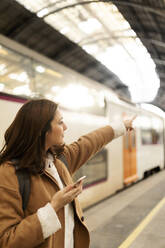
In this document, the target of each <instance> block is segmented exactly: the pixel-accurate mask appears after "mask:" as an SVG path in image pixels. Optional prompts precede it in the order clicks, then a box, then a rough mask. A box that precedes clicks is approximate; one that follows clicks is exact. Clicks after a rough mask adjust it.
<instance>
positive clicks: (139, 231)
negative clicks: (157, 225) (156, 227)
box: [118, 198, 165, 248]
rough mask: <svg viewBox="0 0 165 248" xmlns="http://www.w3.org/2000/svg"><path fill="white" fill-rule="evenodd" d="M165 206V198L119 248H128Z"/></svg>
mask: <svg viewBox="0 0 165 248" xmlns="http://www.w3.org/2000/svg"><path fill="white" fill-rule="evenodd" d="M164 204H165V198H163V199H162V200H161V201H160V202H159V203H158V204H157V205H156V207H155V208H154V209H153V210H152V211H151V212H150V213H149V214H148V215H147V216H146V218H145V219H144V220H143V221H142V222H141V223H140V224H139V225H138V226H137V228H135V230H134V231H133V232H132V233H131V234H130V235H129V236H128V238H127V239H126V240H125V241H124V242H123V243H122V244H121V245H120V246H119V247H118V248H127V247H129V246H130V245H131V244H132V242H133V241H134V240H135V239H136V237H137V236H138V235H139V234H140V233H141V232H142V231H143V229H144V228H145V227H146V225H147V224H148V223H149V222H150V221H151V220H152V218H153V217H154V216H155V215H156V214H157V212H158V211H159V210H160V208H161V207H163V205H164Z"/></svg>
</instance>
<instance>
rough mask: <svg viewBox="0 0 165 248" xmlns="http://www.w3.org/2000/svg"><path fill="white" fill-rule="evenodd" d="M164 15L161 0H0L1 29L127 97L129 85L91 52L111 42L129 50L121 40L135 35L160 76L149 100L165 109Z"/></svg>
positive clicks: (129, 51)
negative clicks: (153, 96) (164, 99)
mask: <svg viewBox="0 0 165 248" xmlns="http://www.w3.org/2000/svg"><path fill="white" fill-rule="evenodd" d="M112 3H114V4H115V5H116V6H117V8H118V9H119V11H120V12H121V13H122V15H121V14H120V12H119V11H118V9H117V8H116V7H115V5H114V4H112ZM164 15H165V3H164V1H163V0H162V1H160V0H159V1H158V0H157V1H152V0H148V1H147V0H146V1H145V2H144V1H142V0H141V1H138V0H136V1H131V0H130V1H99V0H98V1H79V2H78V1H74V0H68V1H49V4H48V1H43V0H36V1H29V0H17V1H13V0H1V4H0V33H1V34H3V35H5V36H7V37H8V38H10V39H13V40H15V41H17V42H19V43H21V44H23V45H25V46H27V47H29V48H31V49H33V50H35V51H37V52H39V53H41V54H43V55H45V56H47V57H49V58H51V59H53V60H55V61H57V62H60V63H61V64H64V65H66V66H68V67H70V68H72V69H73V70H75V71H78V72H79V73H82V74H84V75H85V76H87V77H90V78H92V79H94V80H96V81H99V82H100V83H103V84H106V85H108V86H109V87H110V88H112V89H114V90H115V91H116V92H117V93H119V94H120V95H121V96H122V97H124V98H126V99H130V94H129V91H128V87H127V85H125V84H124V83H123V82H122V81H121V80H120V79H119V77H118V76H116V75H115V73H113V72H112V71H111V70H109V69H108V68H107V67H106V66H105V65H103V63H101V62H99V61H98V59H97V57H96V56H95V55H96V53H98V48H99V50H100V51H103V50H105V49H107V48H108V47H109V46H111V45H114V44H115V43H117V44H119V45H120V46H121V47H122V48H123V50H126V53H127V55H128V54H130V53H131V50H129V49H130V48H129V47H128V46H127V47H126V45H125V44H126V43H125V42H126V41H128V40H129V41H130V40H131V41H132V40H134V41H135V40H136V41H137V44H139V40H138V39H137V36H138V37H139V38H140V40H141V41H142V43H143V44H144V45H145V46H146V48H147V49H148V51H149V53H150V54H151V56H152V58H153V60H154V62H155V64H156V69H157V72H158V75H159V78H160V89H159V91H158V94H157V96H156V98H155V100H154V102H153V103H154V104H155V105H156V106H159V107H161V108H162V109H164V110H165V102H164V101H163V93H164V92H163V90H164V79H165V73H164V66H165V60H164V50H165V45H164V44H163V39H164V31H163V27H164V26H165V18H164ZM113 16H115V19H113ZM124 18H125V19H126V20H127V21H128V22H129V24H130V26H131V27H132V29H133V30H134V32H135V33H136V34H135V33H134V32H133V31H132V29H130V27H129V26H128V24H127V22H126V21H125V19H124ZM88 20H90V21H91V23H92V22H93V26H94V27H95V28H96V30H95V32H94V33H91V32H90V31H89V32H88V34H87V32H86V31H87V29H88V26H87V25H88V22H87V21H88ZM118 22H120V24H121V23H122V25H123V27H124V28H123V29H122V30H121V28H120V26H119V24H118ZM82 24H84V26H83V25H82ZM85 24H86V26H85ZM99 25H101V26H99ZM83 28H85V30H83ZM136 35H137V36H136ZM93 44H95V45H96V44H97V47H94V46H91V45H93ZM90 48H93V51H92V52H91V51H89V50H90ZM94 48H95V49H94ZM141 63H143V61H141ZM151 87H152V85H151Z"/></svg>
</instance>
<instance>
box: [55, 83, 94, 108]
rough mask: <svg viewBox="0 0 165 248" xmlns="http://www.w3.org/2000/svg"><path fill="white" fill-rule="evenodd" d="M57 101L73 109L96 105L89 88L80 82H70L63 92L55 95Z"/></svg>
mask: <svg viewBox="0 0 165 248" xmlns="http://www.w3.org/2000/svg"><path fill="white" fill-rule="evenodd" d="M55 101H57V102H59V103H60V104H61V105H62V106H63V107H66V108H71V109H80V108H83V107H92V106H93V105H94V99H93V97H92V96H91V95H90V94H89V90H88V88H86V87H84V86H83V85H80V84H79V85H76V84H70V85H68V86H67V87H65V88H64V89H63V90H62V91H61V93H59V94H58V96H57V97H55Z"/></svg>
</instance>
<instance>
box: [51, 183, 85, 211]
mask: <svg viewBox="0 0 165 248" xmlns="http://www.w3.org/2000/svg"><path fill="white" fill-rule="evenodd" d="M81 192H82V182H80V183H79V185H78V186H77V187H75V186H74V184H73V185H68V186H66V187H65V188H64V189H62V190H60V191H58V192H57V193H55V194H54V196H53V197H52V200H51V205H52V207H53V208H54V210H55V211H56V212H58V210H59V209H60V208H63V207H64V206H65V205H66V204H68V203H70V202H72V201H73V200H74V199H75V198H76V197H77V196H78V195H79V194H80V193H81Z"/></svg>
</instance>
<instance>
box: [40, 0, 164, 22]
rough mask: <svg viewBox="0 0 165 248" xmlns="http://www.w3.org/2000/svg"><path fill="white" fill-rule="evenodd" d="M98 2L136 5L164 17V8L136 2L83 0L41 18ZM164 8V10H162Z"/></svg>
mask: <svg viewBox="0 0 165 248" xmlns="http://www.w3.org/2000/svg"><path fill="white" fill-rule="evenodd" d="M99 2H103V3H113V4H116V5H121V6H130V7H136V8H139V9H141V10H143V11H144V10H145V11H147V12H151V13H154V14H156V15H159V16H161V17H164V18H165V9H162V8H161V9H158V8H157V9H156V8H152V7H149V6H145V5H140V4H138V3H131V2H126V1H118V0H92V1H83V2H79V3H74V4H70V5H66V6H64V7H61V8H57V9H55V10H53V11H51V12H49V13H48V14H46V15H44V16H43V17H42V18H45V17H47V16H49V15H51V14H54V13H57V12H60V11H62V10H64V9H69V8H74V7H76V6H78V5H86V4H91V3H99ZM163 10H164V11H163Z"/></svg>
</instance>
